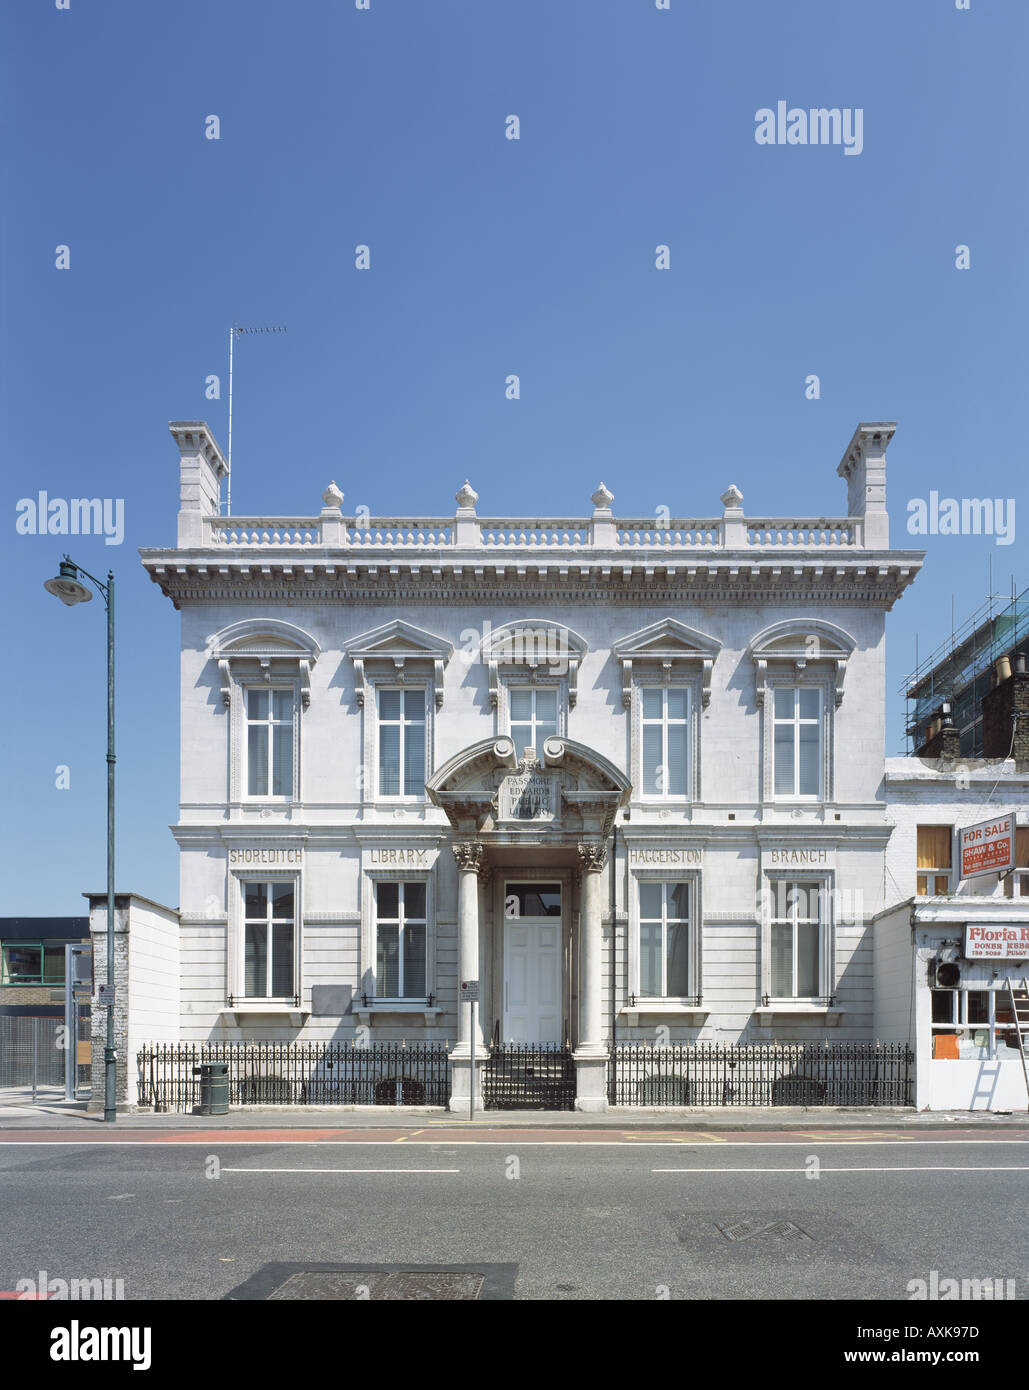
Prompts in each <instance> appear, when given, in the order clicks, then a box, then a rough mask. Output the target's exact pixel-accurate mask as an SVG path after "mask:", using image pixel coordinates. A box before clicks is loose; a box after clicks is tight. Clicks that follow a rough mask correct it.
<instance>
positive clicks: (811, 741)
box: [772, 685, 822, 798]
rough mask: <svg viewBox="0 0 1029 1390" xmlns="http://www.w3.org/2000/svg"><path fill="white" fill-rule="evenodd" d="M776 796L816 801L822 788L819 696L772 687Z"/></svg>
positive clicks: (813, 690)
mask: <svg viewBox="0 0 1029 1390" xmlns="http://www.w3.org/2000/svg"><path fill="white" fill-rule="evenodd" d="M772 713H773V718H772V726H773V740H774V749H775V751H774V786H775V795H776V796H807V797H816V798H817V797H818V796H820V794H821V785H822V773H821V766H822V692H821V690H820V689H819V688H818V687H816V686H781V685H780V686H776V687H775V693H774V707H773V712H772Z"/></svg>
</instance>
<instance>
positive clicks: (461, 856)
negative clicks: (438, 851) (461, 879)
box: [450, 840, 486, 874]
mask: <svg viewBox="0 0 1029 1390" xmlns="http://www.w3.org/2000/svg"><path fill="white" fill-rule="evenodd" d="M450 848H451V850H452V852H453V855H454V858H455V859H456V860H457V867H458V871H459V872H460V873H472V874H481V873H483V872H484V871H485V869H486V862H485V855H484V852H483V848H482V845H481V844H480V843H479V841H478V840H458V841H457V842H456V843H455V844H452V845H451V846H450Z"/></svg>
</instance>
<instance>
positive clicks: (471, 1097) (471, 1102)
mask: <svg viewBox="0 0 1029 1390" xmlns="http://www.w3.org/2000/svg"><path fill="white" fill-rule="evenodd" d="M468 1007H469V1008H470V1009H471V1011H472V1026H471V1030H470V1040H471V1045H472V1073H471V1084H470V1085H469V1087H468V1118H469V1120H474V1119H475V995H474V994H473V995H472V997H471V999H469V1001H468Z"/></svg>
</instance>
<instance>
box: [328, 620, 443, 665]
mask: <svg viewBox="0 0 1029 1390" xmlns="http://www.w3.org/2000/svg"><path fill="white" fill-rule="evenodd" d="M343 650H344V652H346V654H347V656H349V657H351V658H352V659H355V658H356V659H359V660H364V661H368V660H369V659H372V658H374V657H386V658H392V657H398V656H399V657H406V658H418V657H421V658H423V659H425V660H429V661H444V662H446V661H449V660H450V658H451V657H452V656H453V654H454V648H453V646H452V645H451V643H450V642H448V641H447V640H446V638H445V637H437V636H436V634H435V633H432V632H426V631H425V629H424V628H420V627H415V626H414V624H413V623H405V622H404V621H403V619H401V618H397V619H395V620H394V621H393V622H391V623H384V624H383V626H382V627H376V628H372V629H371V631H369V632H362V633H360V634H359V635H358V636H357V637H351V638H350V639H349V640H348V641H346V642H344V643H343Z"/></svg>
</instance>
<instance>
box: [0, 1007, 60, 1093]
mask: <svg viewBox="0 0 1029 1390" xmlns="http://www.w3.org/2000/svg"><path fill="white" fill-rule="evenodd" d="M66 1044H67V1038H66V1037H65V1027H64V1020H63V1019H62V1018H40V1017H38V1016H35V1017H34V1016H26V1015H20V1016H19V1015H14V1016H13V1017H12V1016H11V1015H10V1014H7V1015H3V1016H0V1088H4V1087H18V1088H20V1087H23V1086H25V1087H27V1086H31V1087H33V1089H35V1088H37V1087H46V1088H52V1087H58V1086H59V1087H63V1086H64V1062H65V1056H66V1054H67V1045H66Z"/></svg>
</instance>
